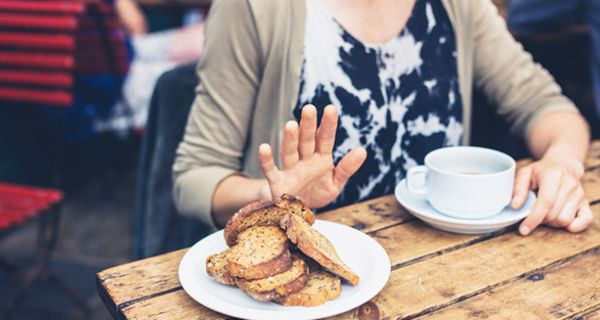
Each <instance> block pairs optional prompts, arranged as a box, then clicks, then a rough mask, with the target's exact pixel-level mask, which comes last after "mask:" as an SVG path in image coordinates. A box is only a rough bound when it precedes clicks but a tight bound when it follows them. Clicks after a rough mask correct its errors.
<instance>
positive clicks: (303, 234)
mask: <svg viewBox="0 0 600 320" xmlns="http://www.w3.org/2000/svg"><path fill="white" fill-rule="evenodd" d="M280 224H281V227H282V228H283V229H285V230H286V234H287V237H288V238H289V239H290V240H291V241H292V242H293V243H295V244H296V246H298V249H300V251H302V252H303V253H304V254H305V255H307V256H309V257H311V258H313V259H314V260H315V261H316V262H317V263H319V264H320V265H321V266H323V267H324V268H326V269H328V270H329V271H331V272H333V273H335V274H337V275H338V276H340V277H342V278H344V279H346V280H348V282H350V283H351V284H352V285H354V286H356V285H357V284H358V281H359V280H360V279H359V277H358V275H357V274H356V273H354V271H352V269H350V267H348V266H347V265H346V264H345V263H344V262H343V261H342V259H340V257H339V256H338V254H337V251H335V248H334V247H333V244H332V243H331V242H330V241H329V240H328V239H327V238H326V237H325V236H324V235H322V234H321V233H320V232H318V231H317V230H315V229H313V228H312V227H311V226H310V225H309V224H308V223H306V221H304V220H303V219H301V218H299V217H297V216H295V215H292V214H288V215H286V216H284V217H283V218H282V219H281V222H280Z"/></svg>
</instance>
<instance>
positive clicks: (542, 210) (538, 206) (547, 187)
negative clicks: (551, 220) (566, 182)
mask: <svg viewBox="0 0 600 320" xmlns="http://www.w3.org/2000/svg"><path fill="white" fill-rule="evenodd" d="M560 180H561V175H560V174H549V175H546V176H543V177H541V178H540V191H539V192H538V198H537V200H536V201H535V203H534V205H533V208H532V209H531V212H530V213H529V215H528V216H527V218H525V220H524V221H523V222H522V223H521V226H520V227H519V232H520V233H521V234H522V235H524V236H526V235H528V234H529V233H530V232H531V231H532V230H533V229H535V228H537V226H539V225H540V223H542V221H544V218H545V217H546V215H547V214H548V212H549V211H550V209H552V207H553V205H554V199H555V198H556V195H557V194H558V188H559V185H560V184H559V183H560Z"/></svg>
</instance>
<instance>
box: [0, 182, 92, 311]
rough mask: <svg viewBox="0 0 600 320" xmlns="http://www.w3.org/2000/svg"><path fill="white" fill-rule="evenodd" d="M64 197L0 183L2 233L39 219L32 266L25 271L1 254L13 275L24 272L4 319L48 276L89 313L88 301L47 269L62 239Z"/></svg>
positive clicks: (51, 191) (0, 263)
mask: <svg viewBox="0 0 600 320" xmlns="http://www.w3.org/2000/svg"><path fill="white" fill-rule="evenodd" d="M62 199H63V195H62V192H60V191H58V190H54V189H41V188H31V187H25V186H20V185H14V184H4V183H0V236H3V235H6V234H9V233H10V232H12V231H14V230H16V229H17V228H18V227H19V226H23V225H25V224H26V223H28V222H30V221H33V220H34V219H37V220H38V222H39V228H38V241H37V246H38V247H37V256H36V259H35V262H34V264H33V265H32V266H30V267H29V268H28V269H26V270H21V268H19V267H17V266H16V265H14V264H13V263H11V262H9V261H7V260H5V259H2V257H0V268H2V269H4V270H5V271H8V272H10V273H11V274H15V275H19V274H20V275H22V282H21V285H20V286H19V287H18V288H16V290H15V291H14V293H13V296H12V297H11V298H10V299H9V300H8V302H7V303H6V311H5V314H4V316H3V319H9V318H10V317H11V316H12V313H13V312H14V311H15V309H16V308H17V307H18V306H19V304H20V303H21V302H22V301H23V299H24V298H25V296H26V295H27V293H28V292H29V290H30V289H31V288H32V287H33V285H34V284H35V283H36V282H38V281H39V280H41V279H48V280H50V281H52V282H54V283H56V284H58V285H59V286H60V287H61V288H62V289H63V291H65V293H66V294H68V296H69V297H70V298H71V299H72V300H73V301H74V302H75V303H76V304H77V306H79V307H80V308H81V309H82V310H83V311H84V313H85V314H86V315H87V314H89V309H88V307H87V305H86V303H85V302H84V301H83V300H82V299H81V298H79V296H78V295H77V294H76V293H75V292H74V291H73V290H71V289H70V288H69V287H67V286H65V285H64V284H63V283H62V281H61V280H60V279H59V278H58V277H57V276H56V275H54V274H53V273H51V272H50V271H49V270H48V269H47V266H48V262H49V261H50V258H51V256H52V252H53V250H54V248H55V246H56V240H57V238H58V227H59V218H60V204H61V202H62Z"/></svg>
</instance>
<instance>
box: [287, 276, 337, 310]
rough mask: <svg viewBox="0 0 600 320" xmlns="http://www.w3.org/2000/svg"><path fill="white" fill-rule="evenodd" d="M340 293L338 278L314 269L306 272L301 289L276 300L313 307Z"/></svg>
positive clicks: (334, 297)
mask: <svg viewBox="0 0 600 320" xmlns="http://www.w3.org/2000/svg"><path fill="white" fill-rule="evenodd" d="M341 294H342V283H341V280H340V278H338V277H336V276H334V275H333V274H331V273H329V272H327V271H315V272H311V273H309V274H308V281H307V282H306V286H304V288H303V289H302V290H300V291H298V292H296V293H292V294H290V295H287V296H283V297H280V298H278V299H276V302H277V303H279V304H281V305H284V306H303V307H314V306H318V305H321V304H323V303H325V302H327V301H329V300H334V299H337V298H338V297H339V296H340V295H341Z"/></svg>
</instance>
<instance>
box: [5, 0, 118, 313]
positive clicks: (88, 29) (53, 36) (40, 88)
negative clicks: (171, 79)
mask: <svg viewBox="0 0 600 320" xmlns="http://www.w3.org/2000/svg"><path fill="white" fill-rule="evenodd" d="M117 26H118V23H117V22H116V18H115V16H114V12H113V10H112V8H111V7H110V5H108V4H105V3H95V4H84V3H83V2H79V1H77V0H49V1H48V0H0V106H7V105H17V106H20V105H43V106H52V107H70V106H71V105H72V104H73V92H72V88H73V86H74V82H75V79H76V77H75V76H76V75H80V74H112V75H114V76H116V77H120V76H122V75H124V74H125V73H126V72H127V69H128V52H127V49H126V46H125V41H124V40H125V37H124V34H123V33H122V32H120V31H119V30H118V29H117ZM58 143H59V144H60V142H58ZM62 197H63V196H62V193H61V192H60V191H58V190H50V189H39V188H31V187H24V186H17V185H10V184H1V183H0V236H2V235H4V234H8V233H10V232H11V231H13V230H15V229H16V228H18V227H19V226H21V225H23V224H25V223H27V222H29V221H33V220H34V219H35V220H38V221H39V224H40V227H39V231H38V242H37V243H38V254H37V257H36V260H35V263H34V264H33V266H31V267H30V268H29V269H28V270H27V271H26V272H25V273H24V278H23V281H22V285H21V286H20V287H19V288H18V289H17V290H16V291H15V293H14V296H13V297H12V298H11V299H10V300H9V301H8V303H7V305H8V309H7V312H6V314H5V315H4V318H9V317H10V316H11V313H12V312H13V311H14V310H15V309H16V307H17V306H18V305H19V304H20V302H21V301H22V300H23V298H24V297H25V296H26V294H27V292H28V291H29V290H30V289H31V287H32V286H33V285H34V284H35V283H36V282H37V281H38V280H40V279H48V280H50V281H52V282H54V283H56V284H57V285H58V286H59V287H60V288H61V289H62V290H63V291H64V292H65V293H66V294H68V296H69V297H70V298H71V300H73V302H75V303H76V304H77V305H78V306H79V307H80V308H81V309H83V311H84V312H85V313H86V314H89V309H88V307H87V305H86V303H85V302H84V301H83V300H82V299H81V298H79V297H78V295H77V294H76V293H75V292H74V291H72V290H71V289H69V288H68V287H67V286H65V285H64V284H63V283H62V282H61V281H60V279H59V278H58V277H57V276H55V275H53V274H52V273H51V272H50V271H48V270H47V268H46V266H47V265H48V262H49V261H50V258H51V256H52V252H53V250H54V247H55V245H56V239H57V236H58V227H59V215H60V211H59V208H60V202H61V201H62ZM0 268H2V269H6V270H8V271H11V272H12V273H14V274H18V273H19V272H18V268H17V267H16V266H15V265H13V264H11V263H10V262H8V261H6V260H3V259H0Z"/></svg>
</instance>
